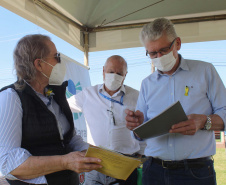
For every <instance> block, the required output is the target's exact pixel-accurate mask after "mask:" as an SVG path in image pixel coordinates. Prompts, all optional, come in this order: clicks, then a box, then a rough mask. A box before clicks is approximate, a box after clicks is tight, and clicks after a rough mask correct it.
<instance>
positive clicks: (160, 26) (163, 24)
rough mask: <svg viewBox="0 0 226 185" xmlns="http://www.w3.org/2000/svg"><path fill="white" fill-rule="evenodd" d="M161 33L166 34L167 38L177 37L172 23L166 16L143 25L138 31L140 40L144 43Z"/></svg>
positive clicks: (159, 35)
mask: <svg viewBox="0 0 226 185" xmlns="http://www.w3.org/2000/svg"><path fill="white" fill-rule="evenodd" d="M163 34H166V35H167V36H168V39H169V40H173V39H175V38H176V37H177V33H176V31H175V28H174V25H173V23H172V22H171V21H170V20H168V19H166V18H158V19H155V20H154V21H153V22H150V23H149V24H146V25H144V26H143V28H142V30H141V32H140V41H141V43H142V44H143V45H145V43H146V42H148V41H155V40H157V39H159V38H160V37H161V36H162V35H163Z"/></svg>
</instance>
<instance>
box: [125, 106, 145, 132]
mask: <svg viewBox="0 0 226 185" xmlns="http://www.w3.org/2000/svg"><path fill="white" fill-rule="evenodd" d="M126 114H127V116H126V127H127V128H128V129H129V130H133V129H135V128H136V127H137V126H139V125H141V124H142V123H143V122H144V115H143V113H142V112H140V111H139V110H137V111H136V112H133V111H130V110H128V109H127V110H126Z"/></svg>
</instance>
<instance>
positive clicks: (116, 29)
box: [0, 0, 226, 52]
mask: <svg viewBox="0 0 226 185" xmlns="http://www.w3.org/2000/svg"><path fill="white" fill-rule="evenodd" d="M0 5H1V6H3V7H5V8H6V9H8V10H10V11H12V12H14V13H16V14H18V15H20V16H22V17H24V18H25V19H27V20H29V21H31V22H33V23H35V24H37V25H39V26H41V27H43V28H44V29H46V30H48V31H50V32H52V33H53V34H55V35H57V36H58V37H60V38H62V39H64V40H65V41H67V42H69V43H70V44H72V45H74V46H75V47H77V48H78V49H80V50H82V51H85V52H88V51H101V50H110V49H121V48H129V47H139V46H141V44H140V42H139V37H138V35H139V32H140V30H141V27H142V26H143V25H144V24H145V23H147V22H150V21H152V20H153V19H155V18H157V17H167V18H169V19H171V20H172V21H173V22H174V23H175V27H176V30H177V32H178V35H179V36H180V37H181V38H182V42H184V43H185V42H198V41H211V40H225V39H226V31H225V30H226V0H0Z"/></svg>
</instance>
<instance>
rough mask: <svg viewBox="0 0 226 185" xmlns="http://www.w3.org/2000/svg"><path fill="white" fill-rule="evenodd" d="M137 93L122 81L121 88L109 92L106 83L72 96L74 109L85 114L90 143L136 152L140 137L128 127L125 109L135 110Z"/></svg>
mask: <svg viewBox="0 0 226 185" xmlns="http://www.w3.org/2000/svg"><path fill="white" fill-rule="evenodd" d="M138 95H139V92H138V91H137V90H135V89H132V88H131V87H128V86H125V85H123V86H122V87H121V88H120V89H119V91H118V92H116V93H115V94H114V95H113V96H110V95H109V94H108V93H107V92H106V91H105V89H104V87H103V85H96V86H92V87H88V88H86V89H84V90H83V91H81V92H80V93H78V94H76V95H74V96H72V97H70V98H69V99H68V103H69V106H70V107H71V110H72V112H82V113H83V114H84V117H85V119H86V127H87V142H88V143H90V144H92V145H95V146H103V147H107V148H109V149H111V150H115V151H118V152H121V153H124V154H133V153H135V152H138V151H139V150H140V146H139V141H137V140H135V139H134V138H133V137H132V136H131V133H130V130H129V129H127V127H126V120H125V116H126V113H125V109H130V110H135V107H136V103H137V98H138ZM104 96H105V97H104ZM122 96H123V97H122ZM106 97H107V98H106ZM109 99H113V101H110V100H109ZM114 100H116V101H118V103H117V102H114ZM120 101H121V102H122V103H123V105H121V104H120V103H119V102H120ZM113 116H114V118H113ZM114 122H115V124H114ZM139 153H142V152H139Z"/></svg>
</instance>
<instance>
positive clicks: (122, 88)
mask: <svg viewBox="0 0 226 185" xmlns="http://www.w3.org/2000/svg"><path fill="white" fill-rule="evenodd" d="M98 90H99V92H101V93H102V92H106V90H105V89H104V84H102V85H100V86H99V88H98ZM120 92H123V93H124V94H125V93H126V89H125V85H122V86H121V88H120V89H119V90H118V91H117V92H115V93H114V95H118V94H119V93H120ZM106 93H107V92H106Z"/></svg>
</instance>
